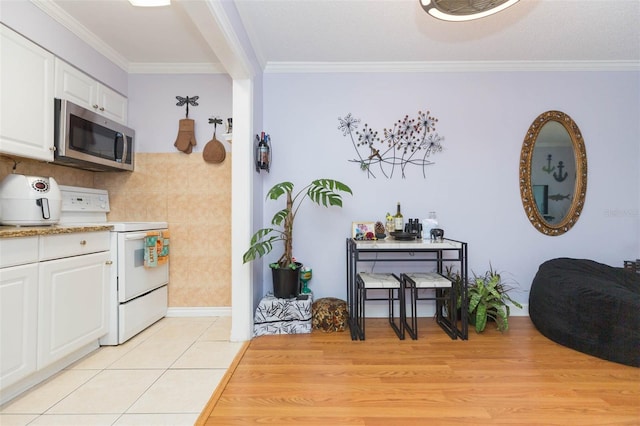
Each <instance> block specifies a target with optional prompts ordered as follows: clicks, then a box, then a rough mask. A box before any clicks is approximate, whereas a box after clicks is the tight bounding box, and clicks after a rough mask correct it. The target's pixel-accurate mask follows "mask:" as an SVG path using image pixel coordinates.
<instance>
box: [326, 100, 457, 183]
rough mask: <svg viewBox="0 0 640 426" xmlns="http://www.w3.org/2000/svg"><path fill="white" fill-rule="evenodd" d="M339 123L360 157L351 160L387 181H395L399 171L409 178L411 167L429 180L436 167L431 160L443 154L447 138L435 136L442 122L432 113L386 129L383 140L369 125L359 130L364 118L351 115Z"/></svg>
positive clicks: (406, 120)
mask: <svg viewBox="0 0 640 426" xmlns="http://www.w3.org/2000/svg"><path fill="white" fill-rule="evenodd" d="M338 121H339V123H340V125H339V126H338V129H339V130H340V131H342V135H343V136H347V135H348V136H349V138H350V139H351V143H352V144H353V147H354V149H355V150H356V154H357V155H358V157H357V158H354V159H351V160H349V161H350V162H353V163H358V165H359V166H360V169H361V170H363V171H366V172H367V176H368V177H374V178H375V177H376V174H375V173H376V172H377V170H379V171H380V172H381V173H382V174H383V175H384V176H385V177H386V178H392V177H393V174H394V172H395V171H396V169H399V170H400V172H401V174H402V177H403V178H405V177H406V174H405V170H406V168H407V166H418V167H422V175H423V177H426V166H428V165H431V164H434V162H433V161H431V160H430V159H429V158H430V157H431V155H432V154H435V153H436V152H440V151H442V141H443V140H444V137H442V136H440V135H438V134H437V133H435V130H436V123H437V122H438V119H437V118H435V117H432V116H431V115H430V112H429V111H427V112H422V111H418V116H417V118H409V116H408V115H405V116H404V118H402V119H400V120H398V121H397V122H395V123H394V124H393V127H392V128H390V129H386V128H385V129H383V132H382V137H380V136H378V131H376V130H374V129H373V128H371V127H369V125H368V124H366V123H365V125H364V127H363V128H362V129H361V130H358V126H359V125H360V119H359V118H354V117H353V116H352V115H351V113H349V114H347V115H346V116H345V117H344V118H340V117H338Z"/></svg>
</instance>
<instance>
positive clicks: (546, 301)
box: [529, 258, 640, 367]
mask: <svg viewBox="0 0 640 426" xmlns="http://www.w3.org/2000/svg"><path fill="white" fill-rule="evenodd" d="M529 316H530V318H531V321H532V322H533V324H534V325H535V326H536V328H537V329H538V330H539V331H540V332H541V333H542V334H543V335H545V336H546V337H548V338H549V339H551V340H553V341H554V342H556V343H559V344H561V345H564V346H567V347H569V348H572V349H575V350H577V351H580V352H584V353H586V354H589V355H593V356H596V357H598V358H603V359H606V360H609V361H614V362H618V363H621V364H626V365H631V366H634V367H640V275H639V274H637V273H635V272H632V271H629V270H625V269H624V268H614V267H612V266H608V265H603V264H601V263H597V262H594V261H592V260H586V259H569V258H558V259H552V260H549V261H547V262H545V263H543V264H542V265H540V268H539V269H538V273H537V274H536V276H535V278H534V279H533V283H532V285H531V292H530V293H529Z"/></svg>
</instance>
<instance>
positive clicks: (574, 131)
mask: <svg viewBox="0 0 640 426" xmlns="http://www.w3.org/2000/svg"><path fill="white" fill-rule="evenodd" d="M586 193H587V152H586V149H585V146H584V141H583V139H582V133H581V132H580V129H579V128H578V125H577V124H576V123H575V122H574V121H573V119H571V117H569V116H568V115H567V114H565V113H563V112H561V111H546V112H544V113H542V114H540V115H539V116H538V117H537V118H536V119H535V120H534V121H533V123H531V126H530V127H529V130H528V131H527V134H526V136H525V138H524V142H523V143H522V151H521V153H520V197H521V198H522V205H523V207H524V211H525V213H526V215H527V218H528V219H529V221H530V222H531V224H532V225H533V226H534V227H535V228H536V229H537V230H538V231H540V232H542V233H543V234H546V235H561V234H564V233H565V232H567V231H568V230H569V229H571V228H572V227H573V225H575V223H576V222H577V221H578V219H579V218H580V213H581V212H582V207H583V206H584V200H585V196H586Z"/></svg>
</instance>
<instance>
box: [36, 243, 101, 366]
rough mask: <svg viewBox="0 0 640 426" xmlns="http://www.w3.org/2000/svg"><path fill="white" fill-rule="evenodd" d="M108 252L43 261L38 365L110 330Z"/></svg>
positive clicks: (46, 364)
mask: <svg viewBox="0 0 640 426" xmlns="http://www.w3.org/2000/svg"><path fill="white" fill-rule="evenodd" d="M109 258H110V255H109V252H102V253H94V254H88V255H84V256H75V257H69V258H65V259H58V260H50V261H47V262H41V263H40V271H39V272H40V273H39V275H40V278H39V281H40V283H39V292H38V306H39V309H38V311H39V313H40V315H39V317H38V330H39V333H38V368H44V367H46V366H48V365H50V364H52V363H54V362H55V361H58V360H60V359H62V358H64V357H65V356H67V355H69V354H71V353H73V352H74V351H76V350H77V349H80V348H82V347H83V346H85V345H86V344H88V343H90V342H92V341H95V340H97V339H99V338H100V337H102V336H104V335H105V334H106V333H107V320H108V312H107V300H108V297H109V287H108V282H109V267H108V265H107V262H108V261H109Z"/></svg>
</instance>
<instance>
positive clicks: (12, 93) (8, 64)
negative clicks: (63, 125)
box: [0, 25, 54, 161]
mask: <svg viewBox="0 0 640 426" xmlns="http://www.w3.org/2000/svg"><path fill="white" fill-rule="evenodd" d="M53 87H54V56H53V54H51V53H50V52H48V51H46V50H44V49H43V48H41V47H40V46H38V45H36V44H35V43H32V42H31V41H29V40H27V39H26V38H24V37H22V36H21V35H19V34H18V33H16V32H14V31H12V30H10V29H9V28H7V27H5V26H4V25H0V93H1V94H2V95H1V96H0V153H3V154H8V155H17V156H20V157H26V158H33V159H36V160H44V161H52V160H53V149H54V148H53V93H54V88H53Z"/></svg>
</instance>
